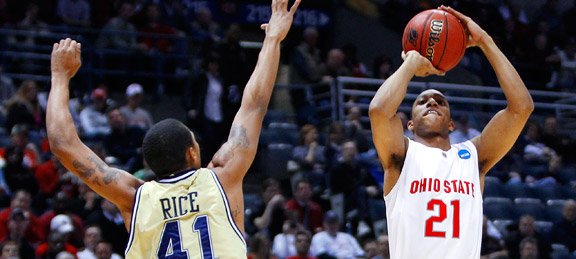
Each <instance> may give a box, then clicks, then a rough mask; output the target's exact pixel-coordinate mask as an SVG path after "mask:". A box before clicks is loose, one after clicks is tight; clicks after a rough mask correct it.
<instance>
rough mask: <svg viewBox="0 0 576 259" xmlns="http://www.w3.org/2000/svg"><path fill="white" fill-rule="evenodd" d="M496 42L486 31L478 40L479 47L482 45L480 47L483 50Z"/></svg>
mask: <svg viewBox="0 0 576 259" xmlns="http://www.w3.org/2000/svg"><path fill="white" fill-rule="evenodd" d="M494 44H495V43H494V39H492V37H491V36H490V35H488V33H485V35H484V36H482V38H480V40H479V41H478V47H480V49H482V50H483V51H485V50H486V49H487V48H488V47H490V46H491V45H494Z"/></svg>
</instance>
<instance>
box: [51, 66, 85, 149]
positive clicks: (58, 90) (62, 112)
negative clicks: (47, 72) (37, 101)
mask: <svg viewBox="0 0 576 259" xmlns="http://www.w3.org/2000/svg"><path fill="white" fill-rule="evenodd" d="M68 84H69V80H68V79H67V78H65V77H64V76H58V75H53V76H52V88H51V90H50V95H49V97H48V98H49V99H48V108H47V111H46V128H47V132H48V140H49V141H50V147H51V149H52V151H53V152H55V153H56V152H58V151H59V150H61V148H64V147H66V146H69V143H71V142H72V141H75V140H78V134H77V132H76V128H75V127H74V121H73V120H72V115H71V114H70V109H69V107H68V98H69V93H68Z"/></svg>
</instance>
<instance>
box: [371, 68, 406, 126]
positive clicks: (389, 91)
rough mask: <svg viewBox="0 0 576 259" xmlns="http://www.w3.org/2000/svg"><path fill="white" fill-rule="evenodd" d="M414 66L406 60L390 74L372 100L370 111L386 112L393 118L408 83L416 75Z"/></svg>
mask: <svg viewBox="0 0 576 259" xmlns="http://www.w3.org/2000/svg"><path fill="white" fill-rule="evenodd" d="M414 72H415V70H414V68H413V67H412V66H410V65H409V64H408V63H406V62H404V63H403V64H402V66H400V68H398V70H396V72H394V74H392V76H390V77H389V78H388V79H387V80H386V81H384V83H383V84H382V86H380V88H379V89H378V91H377V92H376V95H375V96H374V98H373V99H372V101H371V102H370V113H373V112H376V113H378V114H379V115H382V114H384V115H385V116H387V117H388V118H392V117H393V116H394V115H395V114H396V112H397V110H398V107H399V106H400V104H401V103H402V101H403V100H404V97H405V96H406V91H407V89H408V84H409V83H410V80H412V77H414Z"/></svg>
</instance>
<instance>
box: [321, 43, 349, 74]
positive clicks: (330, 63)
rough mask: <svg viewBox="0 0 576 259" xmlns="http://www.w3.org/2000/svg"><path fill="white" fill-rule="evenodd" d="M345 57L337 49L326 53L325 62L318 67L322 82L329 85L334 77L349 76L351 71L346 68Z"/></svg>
mask: <svg viewBox="0 0 576 259" xmlns="http://www.w3.org/2000/svg"><path fill="white" fill-rule="evenodd" d="M345 61H346V55H345V54H344V51H342V50H341V49H339V48H333V49H331V50H330V51H328V54H327V56H326V61H325V62H324V63H323V64H322V65H321V66H320V68H319V70H320V76H321V77H322V81H323V82H328V83H331V82H333V81H334V80H335V79H336V77H339V76H350V75H351V71H350V70H349V69H348V68H347V67H346V65H345V63H344V62H345Z"/></svg>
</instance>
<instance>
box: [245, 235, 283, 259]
mask: <svg viewBox="0 0 576 259" xmlns="http://www.w3.org/2000/svg"><path fill="white" fill-rule="evenodd" d="M270 248H271V247H270V240H269V239H268V238H267V237H266V236H265V235H261V234H256V235H254V236H253V237H252V240H251V242H250V246H249V248H248V256H247V258H248V259H276V258H275V257H274V256H273V255H272V253H271V249H270Z"/></svg>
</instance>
